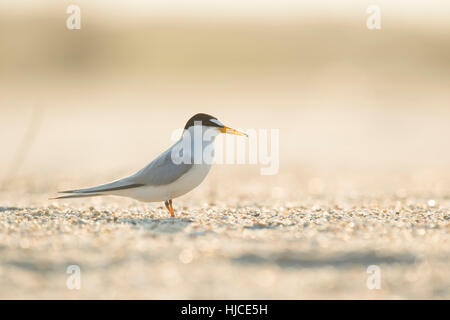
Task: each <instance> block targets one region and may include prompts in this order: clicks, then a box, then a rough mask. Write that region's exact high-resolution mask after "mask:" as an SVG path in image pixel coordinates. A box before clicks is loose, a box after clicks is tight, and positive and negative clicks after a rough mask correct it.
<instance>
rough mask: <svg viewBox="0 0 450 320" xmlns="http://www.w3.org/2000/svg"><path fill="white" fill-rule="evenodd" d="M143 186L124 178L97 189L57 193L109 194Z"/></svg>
mask: <svg viewBox="0 0 450 320" xmlns="http://www.w3.org/2000/svg"><path fill="white" fill-rule="evenodd" d="M142 186H144V185H143V184H140V183H136V182H133V181H132V180H131V179H130V178H124V179H121V180H117V181H114V182H110V183H106V184H102V185H100V186H97V187H92V188H85V189H76V190H66V191H60V192H59V193H82V194H85V193H86V194H93V193H100V192H111V191H118V190H124V189H131V188H138V187H142Z"/></svg>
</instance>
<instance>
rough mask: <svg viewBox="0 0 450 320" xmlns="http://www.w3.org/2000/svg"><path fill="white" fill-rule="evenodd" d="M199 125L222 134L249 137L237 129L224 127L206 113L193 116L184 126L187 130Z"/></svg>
mask: <svg viewBox="0 0 450 320" xmlns="http://www.w3.org/2000/svg"><path fill="white" fill-rule="evenodd" d="M199 124H201V125H202V126H205V127H213V128H217V129H219V131H220V132H222V133H230V134H236V135H239V136H247V135H246V134H245V133H242V132H240V131H237V130H235V129H232V128H229V127H227V126H224V125H223V124H222V122H220V121H219V120H218V119H217V118H216V117H213V116H211V115H209V114H206V113H197V114H196V115H194V116H192V117H191V118H190V119H189V120H188V122H186V125H185V126H184V130H187V129H189V128H190V127H192V126H195V125H199Z"/></svg>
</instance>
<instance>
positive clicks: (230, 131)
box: [219, 126, 248, 137]
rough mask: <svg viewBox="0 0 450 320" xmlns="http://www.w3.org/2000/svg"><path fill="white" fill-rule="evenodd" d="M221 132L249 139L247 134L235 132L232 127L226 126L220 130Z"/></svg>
mask: <svg viewBox="0 0 450 320" xmlns="http://www.w3.org/2000/svg"><path fill="white" fill-rule="evenodd" d="M219 130H220V132H223V133H229V134H235V135H238V136H245V137H248V135H247V134H245V133H243V132H240V131H237V130H235V129H233V128H230V127H227V126H224V127H223V128H220V129H219Z"/></svg>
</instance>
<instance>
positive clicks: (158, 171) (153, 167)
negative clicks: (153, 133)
mask: <svg viewBox="0 0 450 320" xmlns="http://www.w3.org/2000/svg"><path fill="white" fill-rule="evenodd" d="M171 153H172V148H170V149H168V150H166V151H165V152H164V153H162V154H161V155H160V156H159V157H158V158H156V159H155V160H153V161H152V162H151V163H150V164H148V165H147V166H146V167H145V168H143V169H142V170H140V171H139V172H138V173H136V174H135V175H133V176H131V177H130V180H131V181H133V183H136V184H144V185H151V186H160V185H166V184H169V183H172V182H174V181H175V180H177V179H179V178H180V177H181V176H183V175H184V174H185V173H186V172H187V171H188V170H189V169H190V168H191V167H192V164H185V163H180V164H176V163H174V162H173V161H172V154H171Z"/></svg>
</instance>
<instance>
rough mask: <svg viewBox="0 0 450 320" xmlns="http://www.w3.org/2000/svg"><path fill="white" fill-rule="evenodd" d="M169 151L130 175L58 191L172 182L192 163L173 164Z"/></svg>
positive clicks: (86, 191)
mask: <svg viewBox="0 0 450 320" xmlns="http://www.w3.org/2000/svg"><path fill="white" fill-rule="evenodd" d="M171 153H172V148H170V149H168V150H166V151H165V152H164V153H162V154H161V155H160V156H159V157H158V158H156V159H155V160H153V161H152V162H150V164H148V165H147V166H146V167H145V168H143V169H142V170H140V171H139V172H137V173H136V174H134V175H132V176H130V177H126V178H123V179H120V180H116V181H113V182H110V183H106V184H102V185H100V186H96V187H92V188H85V189H76V190H67V191H60V193H77V194H80V193H81V194H96V193H104V192H111V191H118V190H124V189H132V188H139V187H143V186H146V185H151V186H160V185H166V184H169V183H172V182H174V181H175V180H177V179H179V178H180V177H181V176H182V175H184V174H185V173H186V172H187V171H188V170H189V169H190V168H191V167H192V164H184V163H181V164H175V163H174V162H173V161H172V154H171Z"/></svg>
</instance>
